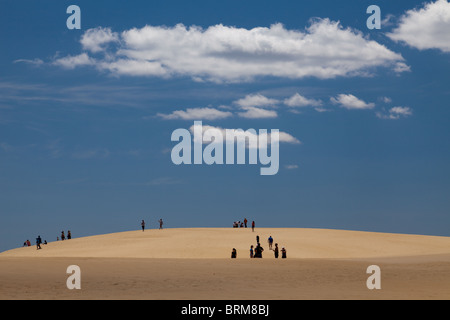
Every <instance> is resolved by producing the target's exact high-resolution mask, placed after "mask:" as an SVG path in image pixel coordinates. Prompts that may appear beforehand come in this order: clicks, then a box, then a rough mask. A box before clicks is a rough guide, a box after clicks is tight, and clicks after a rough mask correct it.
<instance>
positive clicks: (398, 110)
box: [376, 107, 412, 120]
mask: <svg viewBox="0 0 450 320" xmlns="http://www.w3.org/2000/svg"><path fill="white" fill-rule="evenodd" d="M376 115H377V117H378V118H380V119H390V120H397V119H400V118H402V117H408V116H410V115H412V110H411V108H409V107H393V108H391V109H389V111H388V112H387V113H386V112H385V113H382V112H377V113H376Z"/></svg>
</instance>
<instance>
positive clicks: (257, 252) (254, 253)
mask: <svg viewBox="0 0 450 320" xmlns="http://www.w3.org/2000/svg"><path fill="white" fill-rule="evenodd" d="M267 242H268V244H269V250H273V252H274V256H275V259H278V256H279V253H280V250H279V248H278V243H275V248H274V247H273V238H272V236H269V238H268V239H267ZM263 252H264V248H263V247H262V246H261V243H260V242H259V236H256V247H254V246H253V245H251V246H250V258H251V259H253V258H262V253H263ZM231 258H232V259H235V258H237V251H236V248H233V250H232V251H231ZM281 258H282V259H286V258H287V252H286V248H285V247H282V248H281Z"/></svg>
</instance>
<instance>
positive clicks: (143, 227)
mask: <svg viewBox="0 0 450 320" xmlns="http://www.w3.org/2000/svg"><path fill="white" fill-rule="evenodd" d="M141 227H142V232H144V230H145V221H144V220H142V222H141Z"/></svg>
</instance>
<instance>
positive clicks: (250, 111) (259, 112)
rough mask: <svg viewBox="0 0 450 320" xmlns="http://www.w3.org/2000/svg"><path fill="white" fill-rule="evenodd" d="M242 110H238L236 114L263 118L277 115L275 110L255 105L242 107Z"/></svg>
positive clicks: (250, 117) (249, 117) (244, 116)
mask: <svg viewBox="0 0 450 320" xmlns="http://www.w3.org/2000/svg"><path fill="white" fill-rule="evenodd" d="M242 109H243V110H245V111H243V112H238V115H239V116H240V117H243V118H248V119H263V118H276V117H277V116H278V114H277V112H276V111H275V110H267V109H263V108H256V107H244V108H242Z"/></svg>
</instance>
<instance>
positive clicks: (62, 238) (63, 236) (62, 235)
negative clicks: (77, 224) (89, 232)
mask: <svg viewBox="0 0 450 320" xmlns="http://www.w3.org/2000/svg"><path fill="white" fill-rule="evenodd" d="M70 239H72V233H71V232H70V230H68V231H67V240H70ZM64 240H66V235H65V234H64V231H61V241H64ZM56 241H59V237H56Z"/></svg>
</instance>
